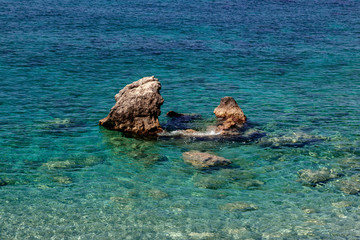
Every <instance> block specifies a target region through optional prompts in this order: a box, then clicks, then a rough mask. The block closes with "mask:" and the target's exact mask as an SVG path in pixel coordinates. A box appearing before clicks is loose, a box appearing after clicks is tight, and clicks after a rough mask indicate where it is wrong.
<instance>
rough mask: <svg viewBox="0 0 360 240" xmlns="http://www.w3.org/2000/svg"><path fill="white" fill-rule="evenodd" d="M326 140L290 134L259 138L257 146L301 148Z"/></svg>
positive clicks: (312, 136)
mask: <svg viewBox="0 0 360 240" xmlns="http://www.w3.org/2000/svg"><path fill="white" fill-rule="evenodd" d="M326 139H327V138H326V137H322V136H314V135H309V134H307V133H304V132H292V133H289V134H286V135H278V136H277V135H273V136H272V135H269V136H267V137H264V138H261V139H260V140H259V144H260V145H261V146H263V147H271V148H280V147H303V146H305V145H308V144H312V143H317V142H321V141H325V140H326Z"/></svg>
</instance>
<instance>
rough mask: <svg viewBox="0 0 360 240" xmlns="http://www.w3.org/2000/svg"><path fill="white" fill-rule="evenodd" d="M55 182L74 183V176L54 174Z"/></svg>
mask: <svg viewBox="0 0 360 240" xmlns="http://www.w3.org/2000/svg"><path fill="white" fill-rule="evenodd" d="M52 179H53V181H54V182H57V183H60V184H70V183H72V182H73V181H72V178H71V177H68V176H53V177H52Z"/></svg>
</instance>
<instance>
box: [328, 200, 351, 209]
mask: <svg viewBox="0 0 360 240" xmlns="http://www.w3.org/2000/svg"><path fill="white" fill-rule="evenodd" d="M331 205H332V206H333V207H335V208H347V207H351V206H352V205H353V203H352V202H349V201H340V202H333V203H331Z"/></svg>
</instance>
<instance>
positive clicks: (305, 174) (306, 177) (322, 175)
mask: <svg viewBox="0 0 360 240" xmlns="http://www.w3.org/2000/svg"><path fill="white" fill-rule="evenodd" d="M298 174H299V179H300V181H302V182H303V184H304V185H310V186H315V185H317V184H320V183H325V182H327V181H329V180H331V179H334V178H338V177H340V176H341V174H340V173H339V172H337V171H336V170H333V169H327V168H321V169H319V170H316V171H314V170H311V169H303V170H300V171H299V172H298Z"/></svg>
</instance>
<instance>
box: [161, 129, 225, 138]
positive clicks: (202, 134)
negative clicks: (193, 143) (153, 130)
mask: <svg viewBox="0 0 360 240" xmlns="http://www.w3.org/2000/svg"><path fill="white" fill-rule="evenodd" d="M220 134H221V133H220V132H216V131H215V130H207V131H196V132H187V131H185V130H176V131H172V132H165V131H164V132H162V133H160V134H159V136H165V137H176V136H181V137H211V136H217V135H220Z"/></svg>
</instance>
